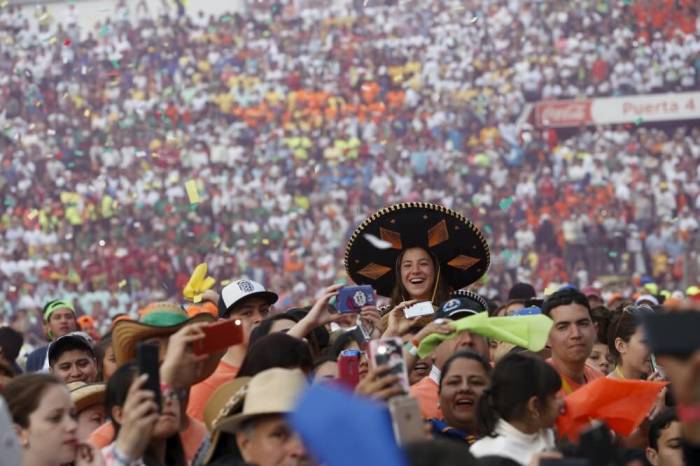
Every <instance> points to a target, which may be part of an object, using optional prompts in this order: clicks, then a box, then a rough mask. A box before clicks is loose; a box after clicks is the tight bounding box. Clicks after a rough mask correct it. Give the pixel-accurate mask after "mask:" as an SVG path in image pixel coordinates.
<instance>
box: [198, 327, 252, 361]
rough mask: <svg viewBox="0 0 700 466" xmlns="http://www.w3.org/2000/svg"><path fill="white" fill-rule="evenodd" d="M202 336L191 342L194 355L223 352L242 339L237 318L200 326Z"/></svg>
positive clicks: (241, 329) (241, 328)
mask: <svg viewBox="0 0 700 466" xmlns="http://www.w3.org/2000/svg"><path fill="white" fill-rule="evenodd" d="M202 332H203V333H204V337H203V338H200V339H198V340H195V341H194V342H192V351H193V352H194V354H196V355H198V356H199V355H202V354H216V353H219V352H225V351H226V350H227V349H228V348H229V347H230V346H234V345H238V344H240V343H241V342H242V341H243V327H242V326H241V322H240V321H238V320H220V321H218V322H214V323H213V324H209V325H205V326H204V327H202Z"/></svg>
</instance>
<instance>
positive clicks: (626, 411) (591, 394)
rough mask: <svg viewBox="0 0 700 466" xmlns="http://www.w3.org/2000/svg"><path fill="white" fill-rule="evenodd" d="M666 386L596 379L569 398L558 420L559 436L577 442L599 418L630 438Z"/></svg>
mask: <svg viewBox="0 0 700 466" xmlns="http://www.w3.org/2000/svg"><path fill="white" fill-rule="evenodd" d="M665 386H666V382H647V381H644V380H617V379H609V378H607V377H605V378H602V379H596V380H594V381H593V382H591V383H589V384H586V385H584V386H583V387H581V388H579V389H578V390H576V391H575V392H573V393H572V394H570V395H568V396H567V397H566V399H565V402H566V412H565V413H564V414H562V415H561V416H559V419H557V430H558V431H559V435H560V436H562V437H568V438H570V439H572V440H576V439H577V438H578V435H579V433H580V432H581V430H583V429H584V428H586V427H587V426H588V425H589V423H590V422H591V421H592V420H594V419H598V420H600V421H603V422H605V423H606V424H607V425H608V427H610V429H612V430H613V431H614V432H615V433H617V434H619V435H622V436H623V437H626V436H628V435H630V434H631V433H632V432H633V431H634V430H635V429H636V428H637V427H639V425H640V424H641V423H642V421H643V420H644V418H645V417H646V416H647V415H648V414H649V412H650V411H651V409H652V407H653V406H654V403H656V399H657V398H658V396H659V393H660V392H661V390H663V388H664V387H665Z"/></svg>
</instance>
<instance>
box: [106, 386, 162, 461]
mask: <svg viewBox="0 0 700 466" xmlns="http://www.w3.org/2000/svg"><path fill="white" fill-rule="evenodd" d="M147 380H148V375H146V374H142V375H139V376H138V377H136V378H135V379H134V381H133V382H132V383H131V386H130V387H129V391H128V393H127V395H126V402H125V403H124V406H123V407H122V419H121V428H120V429H119V434H118V435H117V440H116V445H115V446H116V448H117V449H118V450H119V453H120V454H122V455H124V456H126V459H127V460H129V461H134V460H137V459H139V458H141V457H142V456H143V453H144V452H145V451H146V447H147V446H148V443H149V442H150V440H151V435H152V434H153V429H154V428H155V425H156V422H158V417H159V415H160V414H159V409H158V405H157V404H156V401H155V394H154V393H153V391H152V390H149V389H147V388H146V382H147ZM158 392H159V393H160V387H159V389H158Z"/></svg>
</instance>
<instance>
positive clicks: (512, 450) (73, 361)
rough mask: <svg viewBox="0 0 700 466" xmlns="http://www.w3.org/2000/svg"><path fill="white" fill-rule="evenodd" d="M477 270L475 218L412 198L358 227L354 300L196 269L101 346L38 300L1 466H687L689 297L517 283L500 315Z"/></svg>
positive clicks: (694, 457)
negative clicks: (42, 338)
mask: <svg viewBox="0 0 700 466" xmlns="http://www.w3.org/2000/svg"><path fill="white" fill-rule="evenodd" d="M489 262H490V255H489V247H488V244H487V243H486V242H485V241H484V238H483V236H482V234H481V232H480V231H479V229H478V228H477V227H476V226H475V225H474V224H473V223H472V222H470V221H469V220H468V219H466V218H465V217H463V216H462V215H461V214H459V213H458V212H456V211H454V210H451V209H448V208H446V207H444V206H441V205H437V204H430V203H423V202H408V203H401V204H395V205H391V206H388V207H387V208H384V209H381V210H380V211H378V212H376V213H374V214H373V215H371V216H370V217H368V218H367V220H366V221H364V222H362V223H360V224H359V226H357V227H356V228H355V230H354V231H353V234H352V236H351V237H350V240H349V241H348V243H347V249H346V257H345V272H346V273H347V274H348V276H349V277H351V279H352V280H353V282H354V283H355V284H356V285H351V286H343V285H338V284H335V285H330V286H328V287H326V288H325V289H324V290H323V293H322V294H321V296H320V297H319V298H318V299H317V300H316V301H315V302H314V304H313V306H309V307H304V308H300V307H297V308H293V309H286V308H285V307H284V305H283V304H280V303H279V298H280V297H279V295H278V294H277V293H275V292H274V290H271V289H267V288H265V287H264V286H263V285H262V284H260V283H258V282H255V281H253V280H250V279H245V278H244V279H237V280H234V281H232V282H231V283H229V284H227V285H225V286H223V287H214V285H215V281H214V280H213V279H212V278H211V277H208V274H207V272H208V270H207V267H206V265H205V264H200V265H198V266H197V267H196V269H195V271H194V273H193V274H192V276H191V277H190V278H189V280H188V281H187V284H186V286H185V288H184V297H183V298H182V299H178V300H174V301H170V302H167V301H166V302H151V303H149V304H148V305H146V306H144V307H143V308H141V309H139V312H138V318H136V319H134V318H131V317H130V316H128V315H124V314H122V315H119V316H115V317H114V318H113V319H105V321H104V323H105V324H106V326H107V328H108V331H107V332H106V333H100V332H99V331H98V330H97V329H96V328H95V326H94V325H91V323H89V322H86V319H85V317H86V316H81V317H79V316H78V313H77V312H76V309H75V306H74V305H73V304H72V303H71V302H70V301H69V300H66V299H54V300H51V301H48V302H46V303H45V304H44V306H43V310H42V316H41V317H42V324H43V329H44V331H45V333H46V336H47V338H48V339H49V343H48V345H45V346H41V347H39V348H37V349H35V350H34V351H33V352H32V353H30V354H29V355H28V357H27V358H24V357H23V356H22V355H21V354H20V352H21V348H22V345H23V340H24V335H23V334H22V333H21V332H19V331H17V329H16V328H12V327H1V328H0V435H1V436H2V438H3V455H2V464H3V465H7V466H63V465H66V464H69V465H74V466H166V465H168V466H171V465H177V466H317V465H325V466H346V465H347V466H349V465H356V464H360V463H361V464H367V465H368V466H387V465H389V466H488V465H500V466H553V465H564V464H572V462H573V463H574V464H577V465H582V466H583V465H585V466H594V465H601V464H606V465H611V466H613V465H614V466H691V465H695V464H698V462H699V461H700V394H699V393H698V390H697V387H698V386H699V384H700V341H698V338H697V331H696V329H697V327H698V325H700V306H699V304H700V289H697V287H696V289H694V290H692V291H691V292H689V293H688V296H683V299H682V300H678V302H677V303H676V305H675V306H674V307H671V306H670V304H669V303H668V302H664V305H659V302H660V301H661V300H662V297H661V296H658V295H653V294H649V293H648V291H647V290H646V289H640V290H638V291H639V295H638V296H637V298H636V300H635V301H634V302H631V301H629V300H624V299H622V300H621V299H613V300H611V301H609V302H606V301H605V300H603V298H602V297H601V296H599V295H596V294H589V295H586V294H584V293H582V292H581V291H579V290H578V289H576V288H575V287H573V286H571V285H566V286H564V287H561V288H559V289H557V290H554V291H552V292H548V293H546V295H545V296H544V297H538V296H537V294H536V293H535V290H534V288H533V287H532V286H531V285H529V284H527V283H517V284H515V285H514V286H513V287H511V289H510V290H509V292H508V296H507V300H506V301H505V302H504V303H503V304H502V305H500V306H499V305H497V304H496V303H494V302H489V300H487V299H485V298H484V297H483V296H481V295H479V294H478V293H475V292H473V291H469V290H467V289H466V288H467V287H468V286H469V285H471V284H472V283H473V282H474V281H475V280H477V279H478V278H479V277H480V275H481V274H483V272H484V270H486V269H487V268H488V265H489ZM392 267H393V269H392ZM377 295H380V296H383V297H385V298H388V299H389V305H388V307H384V306H379V307H378V306H377V304H376V298H377Z"/></svg>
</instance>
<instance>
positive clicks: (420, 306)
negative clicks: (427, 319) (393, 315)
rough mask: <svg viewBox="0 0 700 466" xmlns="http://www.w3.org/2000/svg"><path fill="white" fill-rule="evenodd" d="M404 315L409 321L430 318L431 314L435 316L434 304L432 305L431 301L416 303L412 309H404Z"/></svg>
mask: <svg viewBox="0 0 700 466" xmlns="http://www.w3.org/2000/svg"><path fill="white" fill-rule="evenodd" d="M403 313H404V315H405V316H406V318H407V319H413V318H415V317H421V316H429V315H431V314H434V313H435V309H433V303H431V302H430V301H423V302H420V303H416V304H414V305H413V306H411V307H407V308H406V309H404V311H403Z"/></svg>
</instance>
